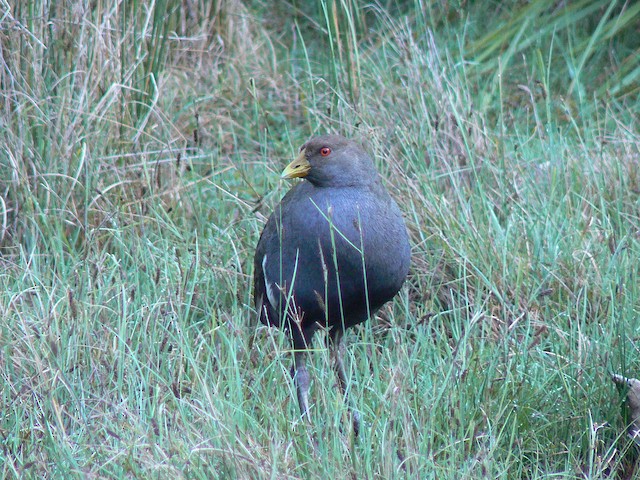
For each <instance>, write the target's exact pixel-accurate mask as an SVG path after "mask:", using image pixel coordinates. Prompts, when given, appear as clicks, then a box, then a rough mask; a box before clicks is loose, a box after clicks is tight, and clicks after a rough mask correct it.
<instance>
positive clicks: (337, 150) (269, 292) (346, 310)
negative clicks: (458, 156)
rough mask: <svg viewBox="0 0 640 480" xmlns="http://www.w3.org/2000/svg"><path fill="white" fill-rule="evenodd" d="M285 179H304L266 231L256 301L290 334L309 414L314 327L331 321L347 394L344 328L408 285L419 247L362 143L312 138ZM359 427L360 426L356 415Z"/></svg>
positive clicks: (258, 257)
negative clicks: (413, 248)
mask: <svg viewBox="0 0 640 480" xmlns="http://www.w3.org/2000/svg"><path fill="white" fill-rule="evenodd" d="M282 176H283V177H284V178H296V177H302V178H304V180H303V181H302V182H300V183H298V184H297V185H295V186H294V187H293V188H291V190H289V192H288V193H287V194H286V195H285V196H284V198H283V199H282V201H281V202H280V204H279V205H278V206H277V207H276V209H275V210H274V212H273V213H272V215H271V216H270V218H269V220H268V221H267V224H266V225H265V227H264V230H263V232H262V235H261V236H260V240H259V242H258V245H257V247H256V252H255V258H254V300H255V305H256V309H257V310H258V315H259V318H260V320H261V321H262V322H263V323H264V324H267V325H275V326H279V327H282V328H285V329H286V330H287V331H288V332H289V334H290V336H291V338H292V341H293V346H294V348H295V350H296V354H295V359H294V367H293V369H292V374H293V375H294V380H295V382H296V387H297V391H298V400H299V402H300V409H301V411H302V415H303V416H306V415H308V399H307V394H308V393H307V392H308V385H309V377H308V373H307V371H306V368H305V366H304V354H305V350H306V348H307V347H309V346H310V344H311V340H312V337H313V334H314V333H315V332H316V330H318V328H322V327H327V328H330V331H329V335H330V338H331V340H332V345H333V347H334V348H333V349H332V350H333V352H334V355H335V361H336V369H337V372H338V377H339V379H340V385H341V387H342V390H343V393H344V392H346V386H347V385H346V377H345V373H344V367H343V362H342V355H341V353H340V352H341V349H340V346H341V345H340V343H341V338H342V334H343V332H344V330H345V329H347V328H349V327H351V326H353V325H356V324H358V323H361V322H363V321H365V320H367V318H369V317H370V316H371V315H372V314H373V313H374V312H375V311H376V310H378V309H379V308H380V307H381V306H382V305H383V304H384V303H386V302H387V301H388V300H390V299H391V298H393V296H394V295H395V294H396V293H397V292H398V290H400V287H401V286H402V284H403V282H404V280H405V278H406V276H407V273H408V271H409V263H410V257H411V254H410V247H409V239H408V236H407V230H406V227H405V223H404V220H403V218H402V215H401V212H400V209H399V208H398V206H397V205H396V203H395V201H394V200H393V199H392V198H391V196H390V195H389V194H388V192H387V190H386V189H385V188H384V186H383V185H382V183H381V180H380V177H379V175H378V172H377V171H376V169H375V167H374V165H373V162H372V160H371V158H370V157H369V156H368V155H367V154H366V153H365V152H364V151H363V150H362V148H361V147H360V146H359V145H358V144H357V143H355V142H353V141H350V140H347V139H346V138H344V137H341V136H337V135H328V136H322V137H315V138H312V139H311V140H309V141H308V142H307V143H306V144H304V145H303V146H302V148H301V149H300V155H299V156H298V158H297V159H296V160H294V161H293V162H291V164H289V166H287V168H286V169H285V170H284V172H283V174H282ZM354 427H355V428H356V432H357V429H358V428H359V420H358V417H357V416H354Z"/></svg>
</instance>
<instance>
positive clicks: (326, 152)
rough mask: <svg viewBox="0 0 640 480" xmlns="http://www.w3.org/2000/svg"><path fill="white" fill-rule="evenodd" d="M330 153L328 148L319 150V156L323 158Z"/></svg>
mask: <svg viewBox="0 0 640 480" xmlns="http://www.w3.org/2000/svg"><path fill="white" fill-rule="evenodd" d="M330 153H331V149H330V148H329V147H322V148H321V149H320V155H322V156H323V157H328V156H329V154H330Z"/></svg>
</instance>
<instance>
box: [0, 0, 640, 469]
mask: <svg viewBox="0 0 640 480" xmlns="http://www.w3.org/2000/svg"><path fill="white" fill-rule="evenodd" d="M0 12H1V13H2V15H1V17H0V59H1V62H2V63H1V65H0V86H1V87H0V95H1V97H2V101H1V103H0V135H1V136H2V140H1V142H0V169H1V170H0V194H1V195H0V221H1V230H0V263H1V267H0V375H1V378H2V389H1V390H0V445H1V448H0V475H1V476H2V477H3V478H65V479H66V478H371V479H373V478H385V479H386V478H403V477H407V478H438V479H461V478H474V479H475V478H505V479H514V478H527V479H537V478H551V477H553V478H633V477H634V475H638V474H637V473H635V472H636V463H635V462H636V458H637V452H636V447H635V445H634V443H633V442H632V440H630V439H629V438H628V436H627V435H626V433H625V428H626V426H627V424H628V422H629V419H625V418H624V417H623V416H622V415H621V409H620V407H621V403H622V402H621V396H620V395H619V394H618V392H617V391H616V389H615V386H614V384H613V383H612V382H611V379H610V374H611V373H614V372H615V373H621V374H624V375H628V376H631V377H633V376H638V375H639V374H640V373H639V370H640V355H639V351H638V350H639V346H638V342H637V340H638V336H639V335H640V281H639V269H640V261H639V260H640V133H639V130H640V129H639V122H640V120H639V118H640V115H639V114H640V108H639V107H640V99H639V93H640V61H639V58H640V41H639V40H638V39H639V38H640V2H631V1H628V2H625V1H602V0H576V1H571V2H566V1H558V0H553V1H551V0H538V1H532V2H526V1H517V0H509V1H490V2H479V1H478V2H474V1H465V0H460V1H455V0H454V1H451V2H442V1H435V0H414V1H401V0H397V1H394V0H385V1H383V0H374V1H368V2H362V1H359V0H320V1H303V0H292V1H290V2H288V1H276V2H268V1H263V0H246V1H241V0H227V1H222V0H216V1H204V0H181V1H178V0H156V1H153V2H152V1H148V0H133V1H130V2H121V1H108V0H94V1H91V2H89V1H76V2H73V1H51V2H50V1H44V0H33V1H30V2H21V1H13V2H12V1H8V0H2V1H0ZM326 132H336V133H341V134H344V135H346V136H349V137H353V138H356V139H358V140H360V141H361V142H362V143H363V144H364V145H365V147H366V149H367V150H368V151H369V152H370V153H371V154H372V155H373V156H375V159H376V163H377V165H378V167H379V169H380V171H381V173H382V174H383V176H384V178H385V179H386V182H387V185H388V187H389V189H390V191H391V192H392V194H393V195H394V196H395V198H397V199H398V201H399V203H400V205H401V208H402V209H403V211H404V213H405V215H406V219H407V223H408V228H409V230H410V234H411V239H412V246H413V249H412V250H413V252H412V253H413V264H412V270H411V274H410V278H409V279H408V281H407V284H406V287H405V288H404V289H403V291H402V292H401V294H400V295H399V296H398V297H397V298H396V299H395V300H394V302H392V304H390V305H388V306H387V307H386V308H385V309H384V310H383V311H382V312H380V314H379V315H378V316H377V318H376V319H374V320H372V321H371V322H369V323H367V324H366V325H363V326H361V327H359V328H356V329H353V330H352V331H351V332H350V334H349V335H348V338H347V341H348V344H349V345H348V348H347V352H348V356H347V363H348V366H349V375H351V376H352V387H351V388H352V389H353V397H352V400H353V402H354V403H355V406H356V408H357V409H358V410H359V411H360V412H361V414H362V418H363V428H362V432H361V435H360V437H359V438H357V439H354V438H353V434H352V432H351V431H350V428H349V422H348V421H345V419H346V416H347V409H346V408H345V405H344V404H343V402H342V398H341V396H340V395H339V394H337V389H336V388H335V376H334V374H333V371H332V370H331V368H329V366H328V356H329V355H328V352H327V351H326V349H325V348H324V347H323V342H322V341H318V342H317V344H316V346H317V348H316V351H315V352H314V354H313V355H312V363H311V365H310V369H311V375H312V377H313V383H312V386H311V394H312V398H313V401H314V404H313V406H312V417H313V426H312V427H310V428H307V427H306V426H305V425H304V424H302V423H301V422H300V421H299V417H298V410H297V404H296V402H295V398H292V388H293V387H292V382H291V380H290V377H289V373H288V370H289V366H290V355H289V353H290V352H289V350H288V349H289V345H288V343H287V341H286V338H284V336H283V335H282V334H281V333H280V332H277V331H273V330H270V329H267V328H265V327H256V325H255V312H254V310H253V308H252V296H251V291H252V256H253V250H254V247H255V244H256V242H257V239H258V235H259V232H260V230H261V228H262V226H263V224H264V221H265V217H266V216H267V215H268V214H269V212H270V210H271V208H272V207H273V206H274V205H275V204H276V203H277V202H278V201H279V199H280V198H281V197H282V195H283V194H284V192H285V191H286V189H287V188H288V187H289V185H288V184H286V183H283V182H281V181H280V180H279V172H280V171H281V169H282V167H283V166H284V165H285V164H286V163H287V162H288V161H289V160H290V159H291V158H292V157H293V156H294V155H295V153H296V152H297V149H298V147H299V146H300V145H301V144H302V143H303V142H304V141H305V140H306V139H308V138H309V137H310V136H312V135H314V134H319V133H326ZM312 438H315V439H316V440H317V441H318V446H317V448H315V449H314V447H313V441H312Z"/></svg>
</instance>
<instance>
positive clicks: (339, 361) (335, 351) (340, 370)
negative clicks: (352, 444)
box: [330, 327, 360, 437]
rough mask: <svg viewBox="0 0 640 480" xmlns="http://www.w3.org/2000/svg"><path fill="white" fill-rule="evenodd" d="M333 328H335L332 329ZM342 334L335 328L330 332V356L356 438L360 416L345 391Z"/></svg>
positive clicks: (345, 375) (345, 377) (345, 378)
mask: <svg viewBox="0 0 640 480" xmlns="http://www.w3.org/2000/svg"><path fill="white" fill-rule="evenodd" d="M334 328H335V327H334ZM343 334H344V332H343V331H342V330H341V329H338V328H335V329H334V330H333V331H331V336H330V338H331V355H332V356H333V367H334V369H335V371H336V374H337V375H338V380H339V384H340V390H341V391H342V395H343V396H344V402H345V404H347V407H348V408H349V410H351V415H352V416H353V432H354V434H355V436H356V437H357V436H358V433H359V432H360V414H359V413H358V412H356V411H355V410H354V409H353V408H351V406H350V405H349V392H348V390H347V387H348V386H347V374H346V373H345V370H344V343H343V342H342V337H343Z"/></svg>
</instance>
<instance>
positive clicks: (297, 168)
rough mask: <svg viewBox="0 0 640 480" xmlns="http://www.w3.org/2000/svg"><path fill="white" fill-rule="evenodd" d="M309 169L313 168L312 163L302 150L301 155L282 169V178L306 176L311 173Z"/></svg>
mask: <svg viewBox="0 0 640 480" xmlns="http://www.w3.org/2000/svg"><path fill="white" fill-rule="evenodd" d="M309 170H311V164H310V163H309V161H308V160H307V157H305V155H304V150H302V151H301V152H300V155H298V157H297V158H296V159H295V160H294V161H293V162H291V163H290V164H289V165H287V167H286V168H285V169H284V170H283V171H282V175H280V178H302V177H306V176H307V175H308V174H309Z"/></svg>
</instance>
